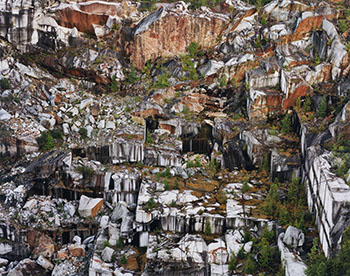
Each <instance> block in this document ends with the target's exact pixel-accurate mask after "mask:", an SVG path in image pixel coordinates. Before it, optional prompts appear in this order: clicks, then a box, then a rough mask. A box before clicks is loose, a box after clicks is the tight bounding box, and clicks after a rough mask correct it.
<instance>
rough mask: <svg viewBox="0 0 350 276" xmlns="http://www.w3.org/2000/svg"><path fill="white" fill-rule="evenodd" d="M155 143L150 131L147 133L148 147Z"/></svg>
mask: <svg viewBox="0 0 350 276" xmlns="http://www.w3.org/2000/svg"><path fill="white" fill-rule="evenodd" d="M153 143H154V139H153V137H152V135H151V132H150V131H149V130H147V133H146V145H152V144H153Z"/></svg>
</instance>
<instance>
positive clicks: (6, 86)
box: [0, 78, 11, 90]
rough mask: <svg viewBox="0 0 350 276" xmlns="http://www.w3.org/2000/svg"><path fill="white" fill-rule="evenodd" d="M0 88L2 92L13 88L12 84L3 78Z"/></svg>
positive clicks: (0, 81)
mask: <svg viewBox="0 0 350 276" xmlns="http://www.w3.org/2000/svg"><path fill="white" fill-rule="evenodd" d="M0 88H1V89H2V90H7V89H10V88H11V83H10V81H9V80H8V79H7V78H3V79H1V80H0Z"/></svg>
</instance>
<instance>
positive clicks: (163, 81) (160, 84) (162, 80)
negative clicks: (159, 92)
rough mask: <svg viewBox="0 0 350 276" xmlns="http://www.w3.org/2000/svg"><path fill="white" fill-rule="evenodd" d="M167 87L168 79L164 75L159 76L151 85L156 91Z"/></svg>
mask: <svg viewBox="0 0 350 276" xmlns="http://www.w3.org/2000/svg"><path fill="white" fill-rule="evenodd" d="M169 86H170V84H169V78H168V76H167V75H166V74H161V75H159V76H158V78H157V80H156V82H155V83H154V84H153V87H154V88H157V89H162V88H166V87H169Z"/></svg>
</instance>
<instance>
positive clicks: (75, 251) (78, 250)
mask: <svg viewBox="0 0 350 276" xmlns="http://www.w3.org/2000/svg"><path fill="white" fill-rule="evenodd" d="M68 251H69V254H70V255H71V256H74V257H84V256H85V249H84V246H82V245H71V246H69V247H68Z"/></svg>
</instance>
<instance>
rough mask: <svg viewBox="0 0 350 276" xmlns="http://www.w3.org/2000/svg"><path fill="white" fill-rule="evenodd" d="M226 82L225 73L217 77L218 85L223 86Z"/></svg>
mask: <svg viewBox="0 0 350 276" xmlns="http://www.w3.org/2000/svg"><path fill="white" fill-rule="evenodd" d="M227 83H228V79H227V76H226V74H224V75H223V76H222V77H221V78H220V79H219V87H225V86H226V85H227Z"/></svg>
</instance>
